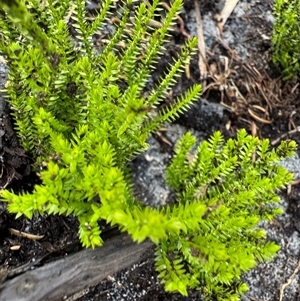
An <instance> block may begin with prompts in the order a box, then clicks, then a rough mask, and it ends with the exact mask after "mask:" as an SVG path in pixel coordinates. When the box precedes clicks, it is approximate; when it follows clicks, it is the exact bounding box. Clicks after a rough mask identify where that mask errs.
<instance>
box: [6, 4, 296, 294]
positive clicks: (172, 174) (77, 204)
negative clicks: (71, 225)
mask: <svg viewBox="0 0 300 301" xmlns="http://www.w3.org/2000/svg"><path fill="white" fill-rule="evenodd" d="M0 3H1V4H2V7H3V8H2V9H1V10H0V29H1V31H0V35H1V39H0V50H1V51H2V52H3V53H4V54H5V56H6V59H7V63H8V67H9V81H8V83H7V87H6V91H5V92H6V95H7V99H8V101H9V102H10V105H11V109H12V114H13V116H14V118H15V122H16V130H17V132H18V134H19V137H20V140H21V142H22V144H23V146H24V148H25V149H26V151H27V152H29V153H30V154H31V155H32V156H33V157H34V159H35V164H34V166H35V168H36V170H37V172H38V173H39V175H40V178H41V182H42V184H40V185H36V186H35V187H34V191H33V192H32V193H28V192H23V193H21V194H19V195H17V194H15V193H13V192H12V191H9V190H4V191H2V199H3V201H5V202H8V210H9V211H10V212H12V213H16V216H17V217H19V216H20V215H25V216H26V217H28V218H32V217H33V215H34V214H36V213H39V214H65V215H69V214H72V215H74V216H76V217H77V218H78V220H79V237H80V240H81V242H82V244H83V245H84V246H86V247H89V246H91V247H95V246H99V245H101V244H102V240H101V231H100V228H99V225H98V221H99V220H105V221H106V222H108V223H110V224H112V225H113V224H116V225H118V226H119V227H120V229H121V230H122V231H127V232H128V233H129V234H130V235H131V236H132V238H133V239H134V240H135V241H137V242H141V241H143V240H145V239H147V238H150V239H151V240H152V241H153V242H154V243H155V244H156V245H157V248H156V253H155V254H156V267H157V271H158V272H159V277H160V278H161V280H162V282H163V283H164V285H165V288H166V290H168V291H179V292H180V293H182V294H184V295H187V289H188V288H200V289H201V292H202V293H203V294H204V295H205V296H206V297H207V298H208V300H211V299H210V298H212V297H213V296H214V297H216V299H217V300H238V299H239V296H240V295H241V294H242V293H243V292H244V291H245V290H246V289H247V286H246V285H245V284H243V283H241V282H240V275H241V273H243V272H246V271H248V270H249V269H250V268H253V267H254V266H255V265H256V263H257V261H261V260H265V259H269V258H272V256H273V255H274V254H275V253H276V251H277V250H278V246H276V245H275V244H274V243H271V242H266V240H265V238H266V237H265V236H266V234H265V232H264V231H263V230H262V229H260V228H259V227H258V223H259V222H260V221H262V220H271V219H272V218H273V217H274V216H276V215H278V214H279V213H280V212H281V210H280V209H279V208H278V207H277V206H276V203H278V202H279V198H278V196H277V195H276V194H275V192H276V191H277V189H279V188H282V187H284V185H285V184H287V183H288V182H289V181H290V180H291V179H292V175H291V174H289V173H288V172H287V171H286V170H285V169H284V168H283V167H280V166H279V165H278V164H277V161H278V160H280V159H282V158H283V157H285V156H290V155H292V153H293V151H294V149H295V147H296V146H295V143H294V142H283V143H282V144H281V145H280V146H279V147H278V149H277V150H276V151H275V150H270V149H269V142H268V140H263V141H259V140H258V139H257V138H254V137H251V136H248V135H247V134H246V131H245V130H242V131H240V132H239V133H238V137H237V139H236V140H233V139H230V140H228V141H227V142H226V143H225V142H224V141H223V138H222V136H221V134H220V133H219V132H217V133H215V134H214V135H213V136H212V138H211V139H210V140H209V141H207V142H203V143H201V144H200V146H199V147H198V148H197V150H196V152H195V153H194V154H190V149H191V148H192V146H193V144H194V143H195V138H194V137H193V136H192V135H191V134H189V133H187V134H186V135H185V136H184V137H182V139H181V140H180V142H179V143H178V146H177V148H176V155H175V156H174V159H173V162H172V164H171V165H170V167H169V168H168V170H167V174H166V177H167V180H168V183H169V184H170V186H171V187H172V189H174V190H175V191H176V192H177V196H178V198H177V202H176V203H174V204H172V205H168V206H166V207H163V208H150V207H147V206H145V205H144V204H143V203H142V202H140V201H139V200H137V199H136V198H135V196H134V195H133V192H132V182H131V176H130V172H129V168H128V163H129V162H130V160H131V159H132V158H134V157H135V156H136V155H137V154H139V153H141V152H142V151H143V150H145V149H146V148H147V143H146V140H147V138H148V137H149V136H150V135H151V133H153V132H155V131H156V130H157V129H158V128H159V127H160V126H161V125H162V124H163V123H164V122H168V121H171V120H173V119H174V118H175V117H177V115H178V114H179V113H180V112H182V111H184V110H185V109H187V108H188V106H189V105H190V104H191V103H192V102H193V101H195V100H197V98H198V97H199V93H200V90H201V87H200V86H199V85H195V86H193V87H192V88H191V89H190V90H189V91H187V92H186V93H185V94H184V95H183V96H181V97H179V98H177V99H175V100H174V102H173V103H170V104H169V105H168V106H167V107H165V108H164V109H159V104H160V103H161V102H162V101H163V100H164V98H165V96H166V94H167V93H168V92H169V91H170V89H172V86H173V85H174V83H175V81H176V78H177V77H178V76H179V75H180V72H182V71H183V70H184V66H185V64H186V63H188V60H189V58H190V54H191V52H192V51H193V50H194V49H195V47H196V44H197V42H196V40H195V39H191V40H189V41H187V43H186V45H185V46H184V47H182V50H181V53H180V56H178V58H174V62H173V64H172V65H171V66H170V67H169V69H168V70H167V71H166V73H165V74H164V75H163V76H162V77H161V79H160V80H159V83H158V84H157V85H155V86H153V87H152V88H150V89H146V85H148V84H149V79H150V78H151V73H152V71H153V69H154V66H155V64H157V62H159V59H160V54H161V52H162V51H163V46H162V45H163V43H164V42H165V40H166V37H167V35H168V30H169V29H170V27H171V26H172V24H173V23H174V19H175V18H176V14H177V13H178V12H179V11H180V9H181V7H182V1H181V0H175V1H174V2H173V3H172V6H171V9H170V11H169V12H167V13H166V14H165V17H164V18H163V19H162V22H161V26H160V27H159V28H152V27H151V25H150V24H152V23H151V22H152V21H153V19H156V18H158V17H159V16H160V15H161V14H162V11H161V6H160V4H159V1H157V0H154V1H153V3H152V4H151V5H150V4H149V3H148V2H142V3H138V2H131V1H127V2H124V3H122V6H121V7H113V6H114V4H115V3H116V2H114V1H112V0H106V1H104V2H102V4H101V9H100V12H99V13H98V14H96V15H95V16H92V19H93V21H88V19H87V18H86V10H85V1H80V0H77V1H71V0H69V1H67V0H65V1H43V2H40V1H38V0H35V1H25V2H22V1H20V2H19V1H17V0H14V1H12V2H10V1H3V0H2V1H0ZM112 11H114V13H115V18H117V22H118V26H116V27H114V28H113V30H112V32H111V36H110V39H109V41H108V42H107V44H105V45H103V47H102V49H101V50H96V48H95V47H94V45H93V42H92V41H93V35H94V34H95V32H96V31H97V30H98V29H99V28H102V29H103V28H104V27H105V26H106V25H108V24H109V16H111V14H112ZM89 19H91V18H89ZM70 33H72V34H70Z"/></svg>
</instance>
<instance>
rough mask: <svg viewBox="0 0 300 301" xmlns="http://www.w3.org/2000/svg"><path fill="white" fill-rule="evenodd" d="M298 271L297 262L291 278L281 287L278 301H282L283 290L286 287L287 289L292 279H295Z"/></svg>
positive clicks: (299, 262) (299, 266)
mask: <svg viewBox="0 0 300 301" xmlns="http://www.w3.org/2000/svg"><path fill="white" fill-rule="evenodd" d="M299 269H300V261H298V265H297V266H296V268H295V270H294V272H293V274H292V276H291V277H290V278H289V279H288V281H287V282H286V283H284V284H283V285H282V286H281V288H280V294H279V301H282V298H283V294H284V290H285V289H286V287H288V286H289V285H290V284H291V283H292V281H293V279H294V278H295V277H296V275H297V273H298V272H299Z"/></svg>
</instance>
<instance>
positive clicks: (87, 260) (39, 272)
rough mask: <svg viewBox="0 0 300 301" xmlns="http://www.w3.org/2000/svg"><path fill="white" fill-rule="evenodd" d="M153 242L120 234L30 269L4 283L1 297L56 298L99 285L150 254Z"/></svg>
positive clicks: (9, 300)
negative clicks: (135, 239) (101, 244)
mask: <svg viewBox="0 0 300 301" xmlns="http://www.w3.org/2000/svg"><path fill="white" fill-rule="evenodd" d="M151 247H152V243H151V242H150V241H145V242H143V243H141V244H136V243H134V242H133V241H132V240H131V238H130V237H129V236H128V235H125V234H120V235H118V236H116V237H114V238H112V239H110V240H108V241H106V242H105V243H104V245H103V246H102V247H100V248H96V249H94V250H92V249H88V250H83V251H81V252H78V253H76V254H74V255H71V256H67V257H65V258H63V259H60V260H57V261H55V262H52V263H49V264H47V265H45V266H43V267H40V268H38V269H36V270H32V271H28V272H26V273H24V274H22V275H20V276H18V277H15V278H13V279H11V280H8V281H6V282H4V283H3V284H2V285H1V286H0V300H1V301H12V300H18V301H50V300H51V301H56V300H64V298H66V296H71V295H73V294H75V293H76V292H79V291H81V290H83V289H86V288H88V287H90V286H93V285H96V284H97V283H99V282H100V281H101V280H103V279H104V278H106V277H108V276H112V275H113V274H115V273H116V272H118V271H121V270H122V269H124V268H126V267H128V266H130V265H132V264H133V263H136V262H139V261H141V260H143V259H146V258H147V257H149V254H151Z"/></svg>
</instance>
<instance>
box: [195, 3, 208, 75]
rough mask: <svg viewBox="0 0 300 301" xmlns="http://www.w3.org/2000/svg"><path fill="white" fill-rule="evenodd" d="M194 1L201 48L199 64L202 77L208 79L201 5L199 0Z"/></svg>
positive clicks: (199, 46) (199, 47) (199, 48)
mask: <svg viewBox="0 0 300 301" xmlns="http://www.w3.org/2000/svg"><path fill="white" fill-rule="evenodd" d="M194 3H195V12H196V22H197V37H198V50H199V60H198V65H199V70H200V77H201V79H206V78H207V68H206V52H205V42H204V36H203V25H202V18H201V11H200V5H199V2H198V0H195V1H194Z"/></svg>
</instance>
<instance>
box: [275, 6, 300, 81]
mask: <svg viewBox="0 0 300 301" xmlns="http://www.w3.org/2000/svg"><path fill="white" fill-rule="evenodd" d="M274 15H275V25H274V29H273V38H272V43H273V47H274V53H273V62H274V63H275V64H276V65H277V66H279V67H281V68H282V69H283V74H284V76H285V79H288V78H291V77H292V76H293V75H294V74H295V73H299V71H300V47H299V46H300V1H298V0H276V1H275V5H274Z"/></svg>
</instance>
